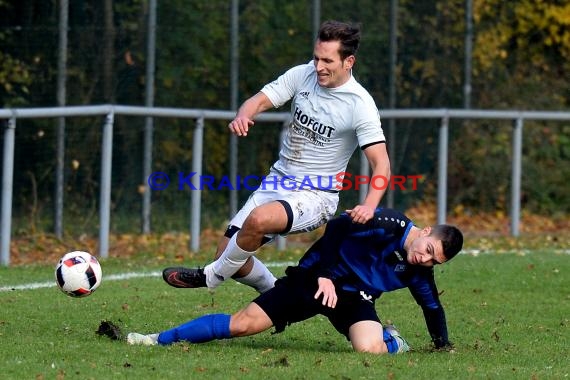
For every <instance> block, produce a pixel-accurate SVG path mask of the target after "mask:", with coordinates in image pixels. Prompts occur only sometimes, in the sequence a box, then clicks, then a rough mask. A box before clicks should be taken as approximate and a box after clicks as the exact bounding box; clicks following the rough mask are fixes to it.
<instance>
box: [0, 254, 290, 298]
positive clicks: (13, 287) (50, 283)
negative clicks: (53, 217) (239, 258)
mask: <svg viewBox="0 0 570 380" xmlns="http://www.w3.org/2000/svg"><path fill="white" fill-rule="evenodd" d="M295 264H296V263H294V262H292V261H285V262H273V263H265V265H266V266H268V267H270V268H275V267H283V266H288V265H295ZM160 276H162V272H137V273H135V272H129V273H119V274H109V275H103V279H104V280H105V282H106V281H120V280H128V279H131V278H144V277H160ZM55 286H56V284H55V280H54V281H46V282H32V283H29V284H22V285H8V286H0V292H9V291H14V290H33V289H44V288H52V287H55Z"/></svg>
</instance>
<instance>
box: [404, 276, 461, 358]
mask: <svg viewBox="0 0 570 380" xmlns="http://www.w3.org/2000/svg"><path fill="white" fill-rule="evenodd" d="M422 270H426V271H430V273H429V275H426V276H420V277H419V278H416V279H415V281H413V282H412V284H411V285H410V286H409V290H410V292H411V293H412V296H413V297H414V299H415V300H416V302H417V303H418V305H419V306H420V307H421V308H422V311H423V314H424V318H425V321H426V326H427V329H428V332H429V334H430V337H431V340H432V342H433V344H434V346H435V348H436V349H450V348H452V343H451V342H450V341H449V336H448V331H447V320H446V318H445V310H444V308H443V305H442V304H441V302H440V300H439V294H438V290H437V286H436V284H435V279H434V277H433V268H430V269H427V268H422Z"/></svg>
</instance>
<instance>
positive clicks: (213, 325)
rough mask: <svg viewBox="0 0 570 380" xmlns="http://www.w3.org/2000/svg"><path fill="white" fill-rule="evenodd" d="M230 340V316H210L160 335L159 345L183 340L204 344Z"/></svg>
mask: <svg viewBox="0 0 570 380" xmlns="http://www.w3.org/2000/svg"><path fill="white" fill-rule="evenodd" d="M228 338H231V334H230V315H228V314H208V315H204V316H202V317H199V318H196V319H194V320H191V321H189V322H186V323H184V324H182V325H180V326H178V327H175V328H173V329H170V330H166V331H163V332H161V333H160V334H159V335H158V344H162V345H166V344H171V343H174V342H179V341H181V340H186V341H188V342H191V343H204V342H209V341H211V340H214V339H228Z"/></svg>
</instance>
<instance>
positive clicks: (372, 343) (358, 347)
mask: <svg viewBox="0 0 570 380" xmlns="http://www.w3.org/2000/svg"><path fill="white" fill-rule="evenodd" d="M352 348H353V349H354V351H356V352H367V353H370V354H385V353H387V352H388V349H387V347H386V344H384V342H382V341H381V340H380V339H378V340H366V341H358V342H352Z"/></svg>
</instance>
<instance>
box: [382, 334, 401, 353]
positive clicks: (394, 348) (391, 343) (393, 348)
mask: <svg viewBox="0 0 570 380" xmlns="http://www.w3.org/2000/svg"><path fill="white" fill-rule="evenodd" d="M383 333H384V335H383V338H384V343H386V346H387V347H388V353H390V354H395V353H396V352H398V342H396V339H394V337H393V336H392V335H390V334H389V333H388V331H386V330H383Z"/></svg>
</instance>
